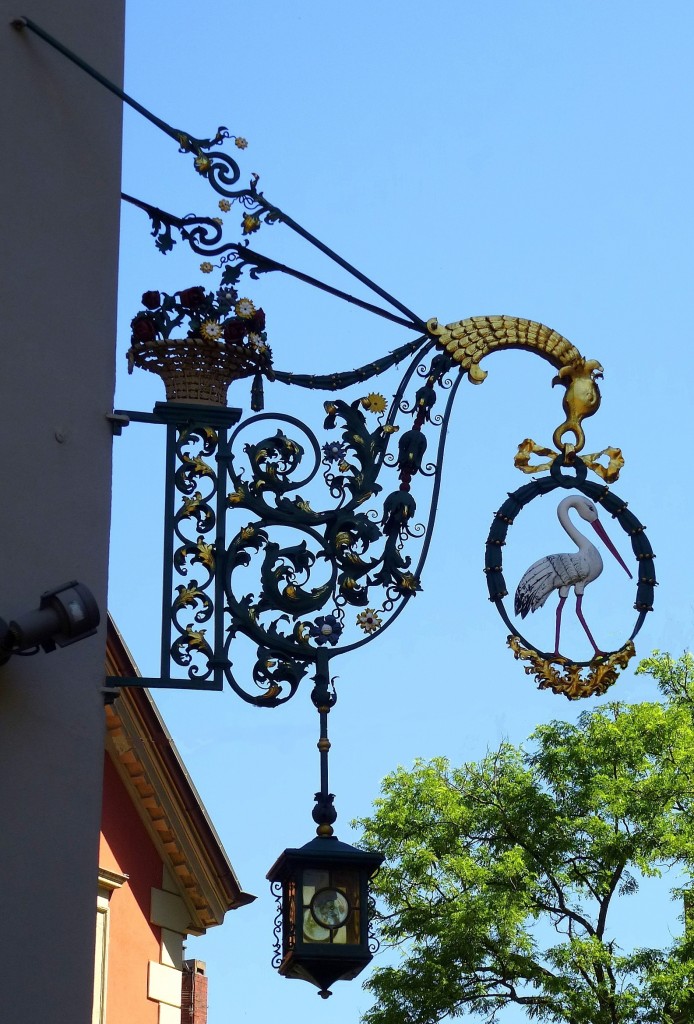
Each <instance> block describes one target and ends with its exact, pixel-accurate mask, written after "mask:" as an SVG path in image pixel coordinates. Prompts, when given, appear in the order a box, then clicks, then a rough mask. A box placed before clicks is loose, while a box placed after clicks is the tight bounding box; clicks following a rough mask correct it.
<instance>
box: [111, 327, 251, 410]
mask: <svg viewBox="0 0 694 1024" xmlns="http://www.w3.org/2000/svg"><path fill="white" fill-rule="evenodd" d="M127 355H128V372H129V373H132V371H133V367H134V366H137V367H139V368H140V369H142V370H149V372H150V373H156V374H157V376H159V377H161V379H162V380H163V381H164V387H165V388H166V400H167V402H196V403H202V404H210V405H226V398H227V389H228V387H229V385H230V384H231V382H232V381H234V380H240V379H241V378H242V377H250V376H252V375H253V374H255V373H256V372H257V371H258V370H260V368H261V365H262V358H261V357H260V356H258V355H256V354H255V353H254V352H252V351H251V350H250V349H249V348H248V347H247V346H245V345H234V344H227V343H225V342H224V341H221V340H220V341H208V340H206V339H204V338H179V339H176V338H169V339H167V340H160V341H136V340H133V342H132V345H131V347H130V348H129V349H128V353H127Z"/></svg>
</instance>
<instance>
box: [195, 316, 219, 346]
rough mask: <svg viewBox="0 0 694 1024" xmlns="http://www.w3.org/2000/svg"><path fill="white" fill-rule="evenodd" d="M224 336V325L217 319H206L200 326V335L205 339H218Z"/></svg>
mask: <svg viewBox="0 0 694 1024" xmlns="http://www.w3.org/2000/svg"><path fill="white" fill-rule="evenodd" d="M221 336H222V326H221V324H218V323H217V322H216V321H215V320H205V322H204V324H202V325H201V327H200V337H201V338H204V339H205V341H216V340H217V339H218V338H221Z"/></svg>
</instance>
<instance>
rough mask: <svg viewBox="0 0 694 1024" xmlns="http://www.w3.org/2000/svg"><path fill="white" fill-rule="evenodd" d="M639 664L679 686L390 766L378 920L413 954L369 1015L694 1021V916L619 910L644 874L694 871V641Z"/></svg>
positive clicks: (400, 1022) (388, 1020)
mask: <svg viewBox="0 0 694 1024" xmlns="http://www.w3.org/2000/svg"><path fill="white" fill-rule="evenodd" d="M639 671H640V672H642V673H647V674H650V675H652V676H653V677H654V678H655V679H656V681H657V682H658V685H659V687H660V689H661V692H662V694H663V697H664V700H663V701H662V702H658V703H642V704H634V705H628V704H621V703H610V704H606V705H603V706H602V707H599V708H598V709H596V710H593V711H588V712H584V713H583V714H582V715H581V717H580V719H579V721H578V724H576V725H572V724H569V723H566V722H561V721H555V722H551V723H550V724H548V725H542V726H540V727H539V728H537V729H536V730H535V732H534V733H533V734H532V736H531V737H530V742H529V744H528V746H527V748H516V747H513V746H511V745H510V744H508V743H503V744H502V745H501V746H500V747H499V749H498V750H497V751H495V752H494V753H490V754H488V755H487V756H486V757H485V758H483V760H481V761H479V762H477V763H474V764H465V765H463V766H462V767H461V768H454V767H451V765H450V764H449V763H448V761H447V760H445V759H444V758H436V759H435V760H433V761H428V762H425V761H418V762H417V763H416V764H415V766H414V768H413V769H412V770H411V771H407V770H405V769H404V768H398V769H397V770H396V771H395V772H393V773H392V774H391V775H389V776H388V777H387V778H386V779H385V780H384V782H383V786H382V795H381V797H380V798H379V799H378V800H377V801H376V804H375V809H374V813H373V815H372V816H371V817H369V818H365V819H363V820H361V821H360V822H359V823H358V824H360V825H361V826H362V828H363V831H364V838H363V844H364V845H365V846H367V847H368V848H371V849H380V850H382V851H383V852H384V853H385V855H386V862H385V864H384V867H383V868H382V870H381V872H380V873H379V875H378V876H377V879H376V882H375V887H376V891H377V893H378V894H379V895H380V906H381V910H380V915H379V925H378V927H379V930H380V938H381V941H382V942H384V943H385V944H389V945H396V946H400V947H401V953H402V957H401V960H400V963H399V966H384V967H380V968H377V969H376V970H375V971H374V973H373V975H372V977H371V979H370V980H369V981H368V982H367V985H368V988H369V989H370V990H371V991H372V992H373V994H374V995H375V996H376V1003H375V1006H374V1008H373V1009H372V1010H370V1011H369V1012H367V1014H366V1016H365V1020H366V1021H367V1022H368V1024H434V1022H436V1021H439V1020H441V1019H442V1018H444V1017H446V1016H447V1015H449V1016H451V1017H456V1016H463V1015H466V1014H473V1015H476V1016H477V1017H478V1018H481V1019H483V1020H484V1021H486V1022H490V1024H491V1022H493V1021H496V1020H498V1019H499V1013H500V1011H501V1010H502V1009H503V1008H504V1007H506V1006H508V1005H510V1004H516V1005H517V1006H520V1007H523V1008H524V1010H525V1012H526V1015H527V1018H528V1019H529V1020H539V1021H551V1022H563V1024H631V1022H641V1024H646V1022H648V1024H689V1022H692V1021H694V934H685V935H683V936H682V937H681V938H680V939H678V940H676V941H675V942H674V943H673V944H672V946H670V947H669V948H667V949H652V948H641V949H634V948H632V944H631V943H630V941H629V935H628V934H625V935H621V936H620V935H617V934H615V932H614V930H613V927H612V918H611V911H612V910H613V908H614V906H615V904H616V903H617V902H618V901H619V900H621V899H625V898H629V897H632V896H633V895H634V894H635V893H636V892H637V890H638V888H639V880H640V879H641V878H643V877H649V876H659V875H661V873H663V872H664V871H667V870H670V869H673V868H678V869H679V870H678V871H676V872H675V874H676V875H677V876H678V881H679V882H680V883H682V880H683V879H684V882H685V883H688V880H689V879H690V877H691V875H692V873H693V872H694V787H693V785H692V783H693V781H694V779H693V778H692V776H693V774H694V658H693V657H692V655H690V654H686V655H684V656H683V657H682V658H680V659H679V660H673V659H672V658H670V657H669V656H668V655H661V654H659V653H658V652H655V653H654V655H653V657H652V658H649V659H647V660H646V661H644V662H642V663H641V665H640V666H639ZM672 892H673V895H674V896H675V897H677V898H678V899H681V898H682V896H685V897H686V884H685V888H684V889H673V890H672ZM685 906H687V900H686V898H685ZM664 909H665V908H664ZM612 916H614V915H612ZM686 916H688V914H687V915H686ZM692 923H693V924H694V921H693V922H692ZM692 930H693V931H694V929H692ZM685 931H686V932H689V928H687V929H685Z"/></svg>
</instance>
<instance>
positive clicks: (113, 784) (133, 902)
mask: <svg viewBox="0 0 694 1024" xmlns="http://www.w3.org/2000/svg"><path fill="white" fill-rule="evenodd" d="M99 867H100V868H107V869H108V870H110V871H117V872H119V873H120V874H123V875H129V879H128V881H127V882H126V883H125V884H124V885H123V886H122V888H120V889H116V890H115V891H114V892H113V894H112V896H111V901H110V909H109V948H108V975H107V988H106V1024H157V1021H158V1015H159V1004H158V1003H157V1002H155V1001H153V1000H151V999H148V998H147V965H148V963H149V961H150V960H154V961H156V962H157V963H158V962H159V953H160V944H161V929H160V928H158V927H157V926H156V925H153V924H150V921H149V914H150V903H151V890H152V888H153V887H154V888H156V889H159V888H161V883H162V862H161V859H160V857H159V854H158V853H157V851H156V849H155V847H154V846H153V844H152V840H151V839H150V837H149V835H148V833H147V830H146V829H145V826H144V825H143V824H142V821H141V819H140V817H139V815H138V813H137V811H136V810H135V808H134V806H133V803H132V799H131V797H130V796H129V795H128V792H127V790H126V789H125V787H124V785H123V783H122V782H121V779H120V777H119V775H118V772H117V771H116V769H115V767H114V765H113V763H112V761H111V758H110V757H109V756H108V754H106V755H105V763H104V797H103V810H102V823H101V839H100V845H99Z"/></svg>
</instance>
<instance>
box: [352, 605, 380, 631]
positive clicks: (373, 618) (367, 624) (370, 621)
mask: <svg viewBox="0 0 694 1024" xmlns="http://www.w3.org/2000/svg"><path fill="white" fill-rule="evenodd" d="M357 625H358V626H361V628H362V629H363V630H364V632H365V633H375V632H376V630H377V629H380V627H381V625H382V622H381V617H380V615H378V613H377V612H375V611H374V610H373V608H367V609H366V611H363V612H359V614H358V615H357Z"/></svg>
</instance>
